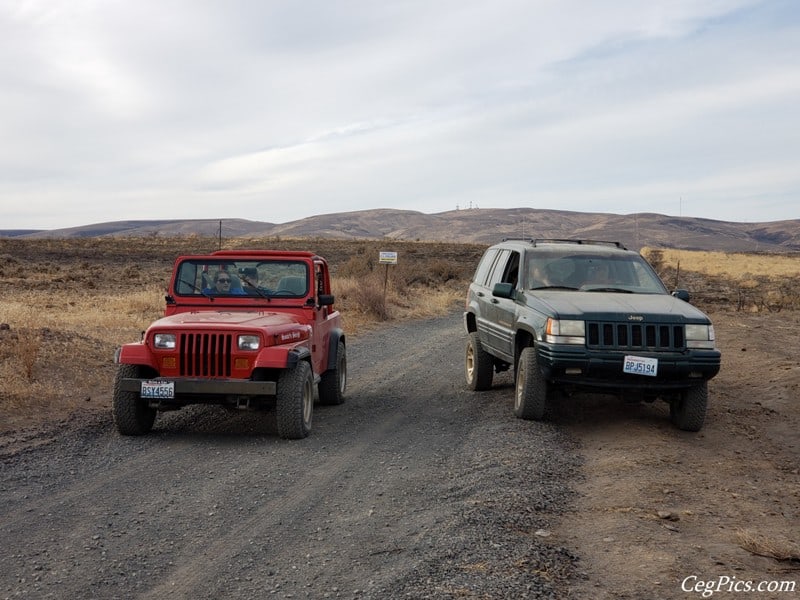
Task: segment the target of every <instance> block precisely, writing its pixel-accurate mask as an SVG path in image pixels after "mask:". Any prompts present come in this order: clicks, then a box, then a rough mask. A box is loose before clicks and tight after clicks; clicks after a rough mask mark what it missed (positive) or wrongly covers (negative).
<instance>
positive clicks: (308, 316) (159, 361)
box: [113, 250, 347, 439]
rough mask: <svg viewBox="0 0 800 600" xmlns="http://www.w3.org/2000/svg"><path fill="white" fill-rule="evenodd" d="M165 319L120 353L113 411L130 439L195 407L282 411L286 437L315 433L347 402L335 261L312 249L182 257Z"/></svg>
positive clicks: (116, 359)
mask: <svg viewBox="0 0 800 600" xmlns="http://www.w3.org/2000/svg"><path fill="white" fill-rule="evenodd" d="M166 302H167V304H166V309H165V312H164V315H165V316H164V317H163V318H161V319H159V320H158V321H156V322H155V323H153V324H152V325H151V326H150V327H149V328H148V329H147V331H145V332H144V334H143V338H142V340H141V341H140V342H138V343H133V344H126V345H124V346H122V347H121V348H119V349H118V350H117V352H116V355H115V357H114V362H115V363H117V365H118V368H117V375H116V379H115V381H114V401H113V413H114V422H115V424H116V426H117V429H118V430H119V432H120V433H121V434H124V435H142V434H145V433H147V432H148V431H150V429H151V428H152V427H153V422H154V420H155V417H156V412H158V411H164V410H175V409H178V408H181V407H183V406H186V405H187V404H220V405H223V406H227V407H232V408H240V409H255V408H273V407H274V410H275V415H276V422H277V429H278V434H279V435H280V436H281V437H283V438H287V439H299V438H304V437H306V436H307V435H308V433H309V431H310V430H311V415H312V410H313V404H314V385H315V384H316V385H317V387H318V390H319V400H320V402H321V403H322V404H341V403H342V402H344V391H345V384H346V381H347V358H346V356H345V335H344V332H343V331H342V328H341V319H340V316H339V312H338V311H336V310H335V309H334V306H333V302H334V297H333V295H332V294H331V283H330V274H329V271H328V263H327V262H326V261H325V259H324V258H321V257H319V256H316V255H315V254H313V253H312V252H284V251H272V250H244V251H235V250H220V251H219V252H214V253H212V254H208V255H201V256H182V257H180V258H178V259H177V260H176V261H175V268H174V270H173V273H172V279H171V281H170V285H169V289H168V292H167V296H166Z"/></svg>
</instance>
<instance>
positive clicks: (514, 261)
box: [501, 252, 519, 287]
mask: <svg viewBox="0 0 800 600" xmlns="http://www.w3.org/2000/svg"><path fill="white" fill-rule="evenodd" d="M518 281H519V252H512V253H511V256H510V257H509V258H508V262H507V263H506V268H505V270H504V271H503V279H502V281H501V283H510V284H512V285H513V286H514V287H517V282H518Z"/></svg>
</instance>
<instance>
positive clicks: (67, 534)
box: [0, 314, 579, 599]
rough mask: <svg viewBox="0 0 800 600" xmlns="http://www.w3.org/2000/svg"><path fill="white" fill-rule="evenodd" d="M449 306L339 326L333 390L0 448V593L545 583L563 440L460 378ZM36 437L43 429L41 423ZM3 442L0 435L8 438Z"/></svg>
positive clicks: (431, 589)
mask: <svg viewBox="0 0 800 600" xmlns="http://www.w3.org/2000/svg"><path fill="white" fill-rule="evenodd" d="M464 339H465V337H464V334H463V330H462V328H461V322H460V314H459V315H452V316H449V317H446V318H441V319H433V320H426V321H417V322H412V323H407V324H400V325H393V326H387V327H385V328H382V329H381V330H379V331H376V332H373V333H370V334H365V335H363V336H361V337H359V338H354V339H351V340H349V343H348V361H349V368H348V372H349V381H348V393H347V401H346V402H345V404H343V405H341V406H332V407H325V406H319V405H317V406H315V414H314V425H313V431H312V434H311V436H310V437H309V438H307V439H305V440H300V441H286V440H282V439H279V438H278V437H277V435H276V432H275V426H274V422H273V420H272V415H270V414H269V413H245V412H242V413H231V412H227V411H225V410H224V409H221V408H216V407H213V408H211V407H209V408H206V407H191V408H188V409H184V410H182V411H178V412H175V413H167V414H161V415H159V417H158V419H157V421H156V426H155V429H154V431H153V433H152V434H150V435H148V436H146V437H142V438H125V437H121V436H119V435H118V434H117V433H116V432H115V430H114V428H113V426H112V423H111V420H110V415H105V414H98V415H96V416H95V417H93V418H89V419H87V420H85V421H84V422H81V423H77V422H70V423H66V424H64V425H63V427H62V430H61V431H59V432H58V435H49V436H48V435H45V434H43V435H42V438H41V440H40V443H38V445H37V444H30V443H29V444H26V445H25V446H24V447H23V449H20V448H19V447H16V446H10V447H9V448H7V449H6V450H5V451H3V450H0V507H1V508H2V510H1V511H0V564H2V569H1V570H0V571H1V572H0V598H153V599H161V598H192V599H203V598H209V599H210V598H214V599H218V598H248V599H249V598H364V599H367V598H375V599H378V598H380V599H386V598H465V597H466V598H551V597H552V598H560V597H564V596H566V595H568V582H569V580H570V579H571V578H573V577H575V576H576V563H577V559H576V557H575V556H573V555H572V554H571V553H570V551H569V550H568V549H565V548H563V547H559V546H558V545H557V544H555V543H554V542H553V541H552V540H549V539H548V537H549V536H548V534H549V529H550V528H553V527H555V526H556V525H557V524H558V523H559V522H560V520H561V519H563V518H565V516H566V514H567V511H568V510H569V509H570V506H571V504H572V503H573V499H574V498H573V492H572V491H571V490H572V489H573V487H574V483H575V480H576V478H577V477H578V473H579V464H578V460H579V459H578V458H577V456H578V453H577V452H576V449H575V448H574V447H573V444H574V442H571V441H570V438H569V437H567V436H566V435H565V434H563V433H562V432H560V431H559V429H558V428H557V427H556V426H554V425H552V424H550V423H546V422H545V423H529V422H524V421H520V420H517V419H514V418H513V417H512V416H511V403H512V381H511V376H510V374H504V375H502V376H501V377H498V378H496V383H497V385H496V386H495V387H494V388H493V389H492V390H490V391H489V392H484V393H480V394H475V393H472V392H469V391H467V390H466V387H465V384H464V380H463V366H462V354H463V347H464ZM51 433H52V432H51ZM10 448H13V449H10Z"/></svg>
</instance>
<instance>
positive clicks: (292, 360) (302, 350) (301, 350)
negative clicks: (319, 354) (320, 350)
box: [286, 346, 311, 369]
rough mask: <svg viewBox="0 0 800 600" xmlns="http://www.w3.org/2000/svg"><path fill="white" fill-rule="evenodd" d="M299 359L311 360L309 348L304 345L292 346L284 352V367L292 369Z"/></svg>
mask: <svg viewBox="0 0 800 600" xmlns="http://www.w3.org/2000/svg"><path fill="white" fill-rule="evenodd" d="M301 360H307V361H309V362H310V361H311V350H309V349H308V348H307V347H306V346H298V347H297V348H292V349H291V350H289V352H287V353H286V368H287V369H294V368H295V367H296V366H297V364H298V363H299V362H300V361H301Z"/></svg>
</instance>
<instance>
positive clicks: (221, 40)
mask: <svg viewBox="0 0 800 600" xmlns="http://www.w3.org/2000/svg"><path fill="white" fill-rule="evenodd" d="M519 207H528V208H538V209H557V210H569V211H579V212H602V213H614V214H632V213H642V212H650V213H661V214H667V215H677V216H693V217H705V218H711V219H719V220H724V221H739V222H764V221H777V220H783V219H797V218H800V3H798V2H797V1H796V0H774V1H773V0H767V1H764V0H648V1H646V2H643V1H642V0H605V1H604V0H491V1H489V0H403V1H399V0H385V1H383V0H382V1H380V2H375V1H374V0H304V1H302V2H298V1H297V0H227V1H225V2H219V1H208V0H136V1H135V2H133V1H130V0H70V1H69V2H65V1H63V0H21V1H14V0H0V229H19V228H25V229H58V228H64V227H74V226H80V225H87V224H93V223H102V222H107V221H120V220H129V219H219V218H242V219H251V220H256V221H266V222H269V223H286V222H289V221H293V220H297V219H302V218H305V217H309V216H314V215H319V214H329V213H338V212H350V211H358V210H368V209H377V208H393V209H402V210H414V211H420V212H423V213H429V214H431V213H439V212H445V211H450V210H456V209H470V208H473V209H474V208H519Z"/></svg>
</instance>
